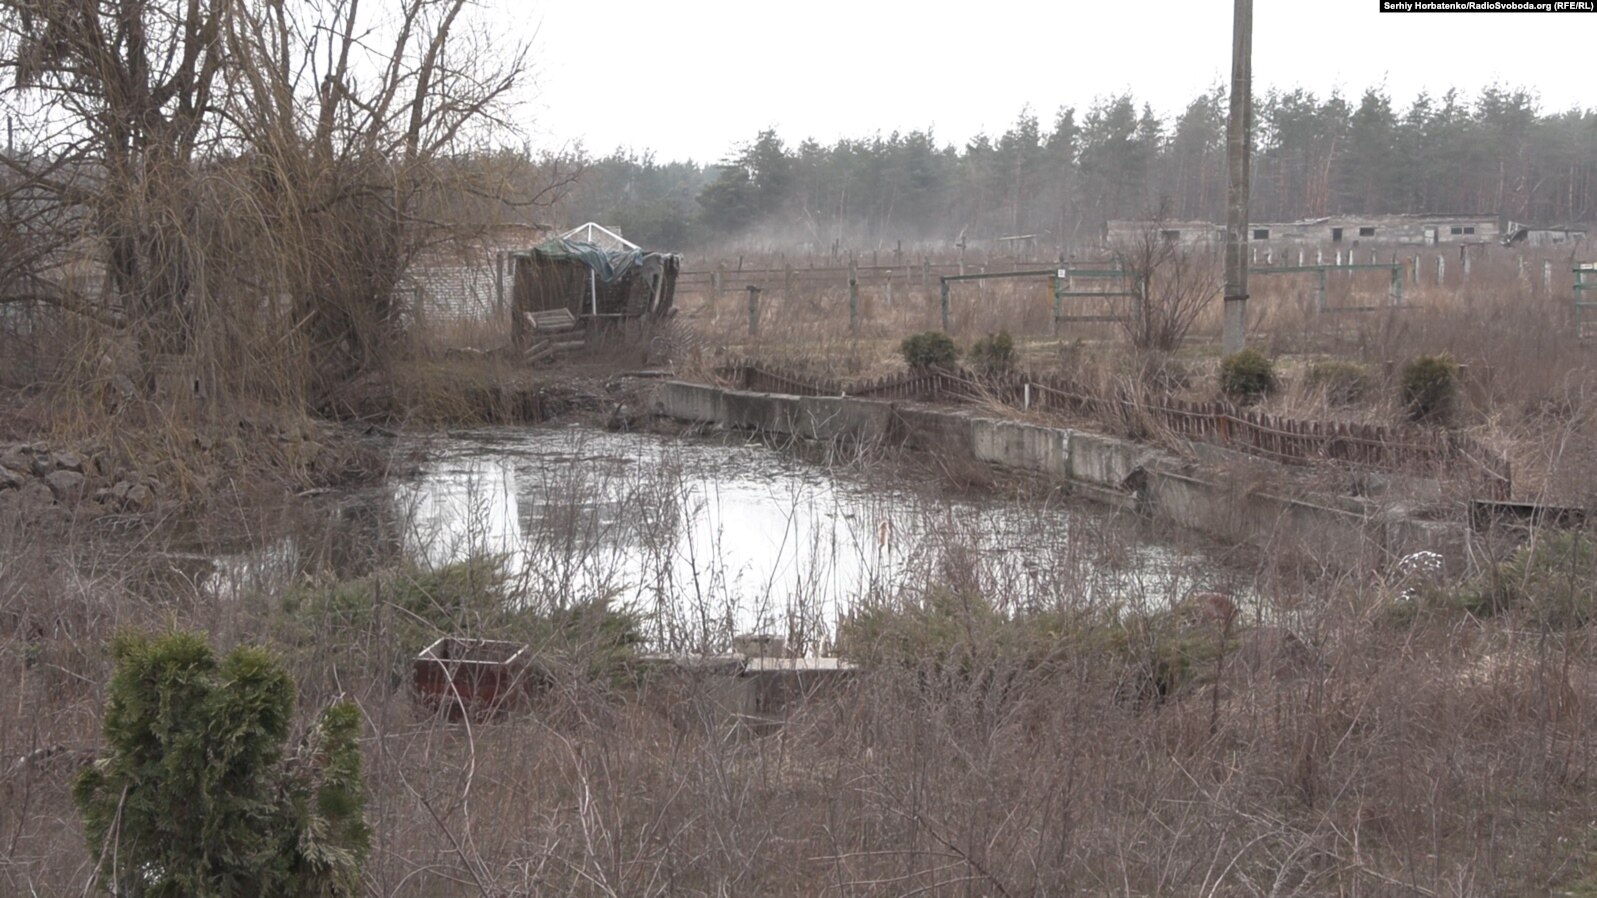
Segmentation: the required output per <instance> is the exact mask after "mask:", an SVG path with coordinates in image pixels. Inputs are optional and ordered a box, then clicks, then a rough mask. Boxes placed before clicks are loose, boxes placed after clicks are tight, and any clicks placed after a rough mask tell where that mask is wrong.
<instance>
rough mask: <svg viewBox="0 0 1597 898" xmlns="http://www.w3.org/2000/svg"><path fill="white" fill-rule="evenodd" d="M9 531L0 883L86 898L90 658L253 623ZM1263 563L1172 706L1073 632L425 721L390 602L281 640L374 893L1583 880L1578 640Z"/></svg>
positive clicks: (184, 582) (20, 890) (1260, 887)
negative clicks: (760, 679)
mask: <svg viewBox="0 0 1597 898" xmlns="http://www.w3.org/2000/svg"><path fill="white" fill-rule="evenodd" d="M259 523H260V524H261V526H262V527H263V530H264V531H267V532H269V531H270V530H271V528H272V526H273V522H272V520H271V519H270V516H266V517H263V519H262V520H261V521H260V522H259ZM280 523H281V522H278V524H280ZM3 532H4V533H5V536H4V542H3V544H0V567H3V568H4V573H5V576H4V577H3V578H0V676H3V677H4V681H5V682H7V683H8V684H10V688H9V689H8V690H7V695H8V697H7V700H6V701H5V702H4V704H3V706H0V756H3V757H4V758H5V763H4V765H0V795H3V796H4V800H3V801H0V882H3V883H4V885H3V886H0V888H3V889H4V890H5V891H6V892H8V893H11V894H19V895H42V896H56V895H68V894H72V895H77V894H80V893H81V891H82V888H83V883H84V882H85V881H86V878H87V876H88V872H89V860H88V859H89V854H88V851H87V849H86V847H85V846H84V845H83V844H82V837H81V833H80V830H79V827H78V824H77V822H76V816H75V814H74V812H73V811H72V810H71V807H70V804H69V802H68V798H67V788H68V784H69V782H70V779H71V777H72V775H73V773H74V771H75V770H76V769H77V768H78V767H79V766H80V765H81V764H82V763H83V762H84V759H85V758H86V757H87V755H88V753H89V752H92V750H93V749H94V747H95V746H96V745H97V743H98V736H97V721H98V717H99V713H100V705H101V702H102V701H103V699H104V689H103V684H104V683H105V681H106V677H107V676H108V674H109V665H108V659H107V657H106V655H105V652H104V651H103V649H102V648H101V646H103V644H104V643H103V640H104V639H105V638H106V636H108V635H109V633H110V632H112V631H113V630H114V629H115V628H117V627H120V626H139V627H163V626H170V625H173V624H176V625H180V626H184V627H192V628H199V629H203V630H206V631H208V632H210V633H211V634H213V638H214V639H215V640H217V641H218V642H219V643H222V644H228V645H230V644H234V643H237V642H241V641H265V642H267V643H268V644H272V643H273V640H274V638H275V636H274V634H275V633H276V632H277V630H276V629H275V623H276V622H275V621H274V619H273V614H274V612H273V610H272V607H271V603H269V602H268V603H265V604H255V603H251V602H243V601H238V600H234V601H217V600H215V598H214V597H208V596H206V595H205V594H204V592H203V591H202V590H200V589H198V588H197V586H196V583H195V581H194V579H193V576H194V574H195V573H196V572H195V571H193V570H190V571H183V570H179V569H178V568H177V567H174V566H173V564H172V563H171V562H162V563H161V564H155V565H145V566H141V565H140V564H138V563H137V561H138V559H139V558H141V557H148V555H149V553H148V551H147V549H148V547H140V548H139V549H138V550H137V551H136V552H128V551H126V550H123V549H119V548H117V547H115V546H113V545H111V544H107V543H105V542H102V541H99V540H96V539H92V538H90V537H88V536H87V535H85V534H77V535H75V536H74V537H73V538H72V539H71V540H69V541H67V542H66V543H65V544H62V545H56V546H53V547H52V549H53V551H52V552H50V553H48V554H46V553H44V552H42V551H41V549H42V547H41V546H40V545H38V544H37V543H36V542H34V541H33V540H32V537H31V536H30V534H29V531H28V530H27V529H26V528H8V529H6V530H4V531H3ZM303 538H304V539H308V540H314V539H316V537H315V535H314V534H309V533H307V534H304V536H303ZM1080 538H1081V539H1088V538H1089V537H1088V536H1087V535H1085V534H1084V535H1083V536H1082V537H1080ZM312 545H314V544H312ZM1082 548H1086V547H1085V546H1083V547H1082ZM156 557H159V556H156ZM46 559H48V560H46ZM1252 576H1253V578H1254V580H1255V582H1257V583H1258V584H1259V587H1260V594H1261V596H1263V597H1264V599H1263V604H1262V605H1260V606H1259V607H1258V608H1257V609H1255V610H1254V611H1251V612H1249V615H1250V616H1253V615H1256V616H1257V619H1258V620H1257V622H1258V624H1259V625H1258V626H1255V627H1251V628H1248V629H1246V630H1245V631H1244V634H1243V636H1242V637H1241V641H1240V643H1239V648H1237V649H1236V651H1235V654H1234V655H1232V656H1231V657H1230V659H1229V660H1226V661H1224V662H1222V666H1221V668H1220V670H1221V673H1220V675H1219V678H1218V680H1217V681H1216V680H1214V679H1213V678H1212V677H1209V678H1205V679H1202V680H1199V681H1198V682H1197V683H1196V684H1195V685H1193V686H1191V687H1188V688H1187V689H1185V690H1183V691H1181V692H1178V693H1176V694H1174V695H1172V696H1170V697H1169V698H1167V699H1166V700H1164V701H1158V702H1152V703H1148V702H1136V701H1130V700H1128V698H1127V692H1126V688H1125V684H1126V682H1127V681H1128V678H1135V677H1137V676H1139V675H1140V674H1139V670H1140V668H1139V664H1140V663H1141V662H1140V661H1139V660H1138V658H1137V656H1136V655H1135V654H1133V655H1127V654H1124V653H1122V652H1120V651H1117V650H1115V649H1114V647H1113V646H1112V645H1110V644H1106V643H1104V642H1102V641H1101V640H1099V639H1097V638H1095V637H1093V636H1092V633H1091V631H1087V630H1083V631H1080V632H1074V631H1070V630H1065V631H1062V632H1056V633H1052V634H1051V635H1048V636H1047V637H1046V639H1047V640H1048V642H1047V644H1048V645H1049V646H1050V650H1049V652H1048V653H1047V655H1046V660H1045V661H1044V662H1043V663H1041V664H1036V663H1021V662H1020V661H1019V660H1018V659H1017V658H1015V657H1012V656H1007V655H1006V654H1004V652H1003V650H1002V649H1001V647H999V646H998V645H996V644H992V643H988V642H985V641H984V640H983V639H982V637H981V636H980V635H979V633H978V631H972V636H971V638H970V639H969V640H961V641H960V642H961V646H962V647H961V652H962V657H964V658H965V659H966V661H965V662H963V663H962V664H960V665H950V666H939V665H937V664H934V663H931V662H928V663H926V664H924V665H921V666H920V667H918V668H915V669H900V668H887V669H882V670H877V671H874V672H872V673H869V674H867V675H866V676H864V677H862V678H861V679H860V680H859V681H858V682H856V683H855V684H853V686H852V687H850V688H849V689H847V690H846V691H844V692H842V693H840V694H835V695H832V696H830V697H825V698H821V699H818V700H816V701H815V702H813V703H811V704H809V705H807V706H803V707H797V708H793V709H790V711H789V713H788V714H787V716H786V719H785V722H784V724H783V726H782V727H781V728H780V729H779V730H777V731H776V732H775V733H774V734H773V735H768V736H764V737H754V736H751V735H749V734H747V733H740V732H739V731H738V729H737V728H736V727H733V726H731V725H730V724H729V722H728V719H727V717H726V714H725V712H724V711H723V710H722V709H721V707H720V706H719V705H718V703H717V702H718V691H717V687H716V685H715V684H714V683H713V682H711V681H707V680H693V679H687V680H682V681H669V680H667V681H661V682H657V683H655V684H654V685H652V686H650V687H647V688H645V689H642V690H641V691H634V690H631V689H621V690H617V689H614V688H612V687H609V686H606V685H604V684H602V683H598V682H594V681H586V680H582V679H576V680H571V681H567V682H564V683H563V684H562V685H561V686H560V687H559V688H558V689H557V690H556V691H555V692H554V693H553V694H551V695H550V696H548V697H547V698H546V700H545V701H544V702H543V703H542V704H541V705H540V706H539V707H538V708H537V710H536V712H535V713H532V714H528V715H523V716H514V717H511V718H508V719H504V720H501V721H497V722H490V723H479V724H475V725H460V724H448V723H444V722H441V721H438V720H433V719H429V718H425V717H419V716H418V712H417V710H416V708H415V706H414V704H413V703H412V701H411V699H410V697H409V695H408V693H407V691H406V689H405V686H404V683H403V681H402V679H401V678H395V677H390V676H388V675H387V674H386V673H385V671H390V670H394V669H396V664H398V665H402V664H403V659H404V658H405V657H408V652H409V651H410V648H409V647H406V646H400V645H397V644H396V643H395V642H394V641H393V640H392V638H391V634H390V632H389V630H388V629H387V627H389V626H391V625H392V624H384V623H383V620H384V618H383V616H382V615H377V616H376V617H375V618H374V622H373V624H372V625H371V626H370V627H369V628H368V629H365V630H362V631H359V632H341V633H337V634H328V636H329V637H330V638H332V639H334V640H336V642H329V643H328V644H326V645H325V646H324V647H323V648H324V650H323V651H316V652H311V653H309V654H307V653H304V652H303V651H299V650H295V649H293V648H292V647H288V646H281V647H280V648H281V650H282V651H284V652H286V653H287V655H286V657H289V658H291V659H292V663H293V665H294V674H295V676H296V679H297V680H298V681H299V683H300V684H301V698H300V704H301V708H302V710H303V711H305V712H306V713H307V714H308V713H309V712H311V711H312V710H314V709H315V708H316V707H318V706H319V705H320V704H322V703H323V702H325V701H328V700H330V699H332V698H334V697H335V696H338V695H342V696H345V697H348V698H350V699H353V700H354V701H356V702H357V703H358V704H359V705H360V707H361V708H362V710H363V712H364V714H365V718H366V728H367V735H366V739H365V745H366V760H367V782H368V786H369V789H370V794H371V804H370V807H369V814H370V820H371V822H372V824H373V826H374V829H375V832H376V839H375V843H374V844H375V846H376V848H375V851H374V853H373V856H372V858H371V861H370V863H369V864H368V867H367V875H366V891H367V893H368V894H372V895H381V896H440V898H441V896H455V895H462V894H466V895H481V896H507V895H530V894H562V895H667V894H693V895H731V894H760V895H793V896H799V895H816V894H827V893H834V892H835V893H838V894H860V895H896V896H909V895H947V896H954V895H962V896H963V895H1030V894H1082V895H1122V896H1124V895H1163V894H1197V895H1253V894H1273V895H1281V896H1311V895H1313V896H1318V895H1326V896H1329V895H1350V896H1387V895H1391V896H1400V895H1401V896H1409V895H1422V896H1430V895H1445V896H1454V898H1464V896H1476V895H1493V894H1551V893H1556V892H1557V891H1558V890H1559V889H1560V888H1562V887H1565V886H1568V885H1570V884H1573V883H1577V882H1579V881H1580V880H1581V878H1582V877H1583V876H1590V875H1591V873H1592V871H1593V870H1594V865H1597V860H1594V855H1593V853H1592V852H1593V848H1594V846H1593V844H1592V840H1593V838H1594V836H1597V833H1594V832H1593V830H1592V824H1591V821H1592V819H1593V815H1594V814H1597V791H1594V790H1593V788H1592V782H1591V776H1592V765H1593V762H1594V761H1597V738H1594V737H1597V733H1594V732H1593V731H1592V725H1593V721H1594V720H1597V718H1594V716H1593V715H1594V713H1597V698H1594V696H1597V644H1594V640H1593V638H1592V636H1593V634H1591V633H1590V632H1585V631H1573V632H1527V631H1521V630H1520V629H1519V628H1518V625H1517V624H1516V623H1515V622H1514V621H1513V620H1499V621H1496V622H1490V623H1482V622H1479V621H1475V620H1471V619H1468V618H1461V617H1457V616H1452V615H1431V614H1420V615H1419V616H1417V617H1414V618H1412V619H1409V618H1400V617H1398V616H1396V615H1395V614H1394V611H1395V609H1396V608H1397V606H1396V605H1394V601H1395V600H1394V598H1393V595H1394V592H1395V587H1388V586H1387V585H1385V584H1384V583H1382V582H1381V581H1379V580H1372V579H1369V578H1368V577H1366V576H1365V575H1363V574H1347V573H1344V574H1337V573H1335V569H1334V568H1331V567H1324V568H1321V569H1320V570H1319V571H1317V572H1316V574H1315V575H1314V576H1309V577H1304V576H1303V574H1302V572H1301V571H1294V570H1292V569H1288V568H1285V567H1280V566H1274V565H1271V564H1269V563H1265V564H1264V566H1263V567H1261V568H1259V569H1258V570H1257V571H1256V572H1255V573H1254V574H1253V575H1252ZM1068 585H1069V580H1068V578H1067V579H1062V580H1060V581H1059V583H1058V586H1059V588H1060V589H1061V590H1064V589H1067V588H1068ZM374 598H380V597H378V596H374ZM1058 598H1059V601H1061V602H1069V601H1072V599H1071V597H1070V596H1069V595H1065V594H1061V595H1060V596H1059V597H1058ZM1404 620H1406V621H1407V622H1401V621H1404ZM468 632H469V630H468ZM1286 632H1291V633H1292V634H1293V636H1292V637H1291V639H1292V640H1294V641H1295V642H1294V645H1295V646H1296V648H1291V646H1288V648H1289V649H1290V650H1287V651H1283V650H1282V646H1283V644H1284V643H1283V642H1282V634H1283V633H1286ZM1216 687H1217V688H1216ZM41 750H45V751H41Z"/></svg>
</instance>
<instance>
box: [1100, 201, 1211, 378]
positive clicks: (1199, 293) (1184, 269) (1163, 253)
mask: <svg viewBox="0 0 1597 898" xmlns="http://www.w3.org/2000/svg"><path fill="white" fill-rule="evenodd" d="M1168 219H1169V215H1168V214H1167V211H1166V209H1165V208H1164V207H1161V208H1160V210H1159V212H1158V214H1156V215H1154V216H1151V217H1150V220H1149V223H1148V224H1147V225H1146V226H1145V227H1143V228H1142V229H1141V230H1140V231H1138V232H1137V233H1136V234H1134V235H1133V236H1131V237H1130V238H1127V239H1125V240H1123V241H1120V242H1118V243H1116V244H1114V245H1113V246H1112V247H1111V248H1112V249H1113V251H1114V253H1115V257H1116V258H1117V259H1118V260H1119V262H1120V265H1121V267H1122V268H1123V269H1124V270H1125V272H1126V281H1127V283H1128V284H1130V285H1131V286H1130V289H1132V290H1134V291H1135V292H1136V294H1137V296H1136V301H1135V303H1134V304H1133V306H1132V309H1131V313H1130V314H1129V315H1127V316H1126V317H1125V318H1124V319H1122V320H1121V325H1122V327H1124V328H1125V331H1126V336H1127V337H1129V338H1130V339H1131V344H1132V345H1133V346H1135V347H1137V348H1138V349H1151V350H1155V351H1159V352H1172V351H1174V350H1176V349H1177V348H1179V347H1180V346H1181V341H1182V340H1183V339H1185V337H1186V335H1187V331H1188V330H1189V329H1191V327H1192V324H1193V322H1194V321H1196V320H1197V319H1198V316H1199V315H1201V314H1203V310H1204V309H1205V308H1207V307H1208V306H1209V304H1210V303H1211V302H1212V301H1213V300H1214V299H1215V297H1217V296H1218V295H1219V293H1220V282H1219V280H1218V274H1219V269H1218V267H1217V265H1216V256H1215V253H1214V252H1213V250H1212V247H1209V246H1206V245H1202V246H1187V245H1183V244H1182V242H1181V240H1180V237H1179V234H1178V232H1177V231H1175V230H1173V229H1169V228H1166V227H1165V223H1166V222H1167V221H1168Z"/></svg>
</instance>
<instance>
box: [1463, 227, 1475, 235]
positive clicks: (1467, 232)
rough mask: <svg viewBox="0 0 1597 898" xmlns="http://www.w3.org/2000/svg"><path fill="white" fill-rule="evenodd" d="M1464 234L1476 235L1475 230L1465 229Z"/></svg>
mask: <svg viewBox="0 0 1597 898" xmlns="http://www.w3.org/2000/svg"><path fill="white" fill-rule="evenodd" d="M1464 233H1466V234H1473V233H1475V229H1474V228H1465V229H1464Z"/></svg>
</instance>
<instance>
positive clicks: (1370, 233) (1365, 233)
mask: <svg viewBox="0 0 1597 898" xmlns="http://www.w3.org/2000/svg"><path fill="white" fill-rule="evenodd" d="M1359 236H1360V237H1374V236H1375V229H1374V228H1359Z"/></svg>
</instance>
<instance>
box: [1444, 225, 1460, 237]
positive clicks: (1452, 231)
mask: <svg viewBox="0 0 1597 898" xmlns="http://www.w3.org/2000/svg"><path fill="white" fill-rule="evenodd" d="M1447 233H1449V234H1453V235H1455V236H1456V235H1458V234H1462V233H1464V229H1463V228H1461V227H1459V226H1458V225H1453V226H1452V227H1450V228H1448V229H1447Z"/></svg>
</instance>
